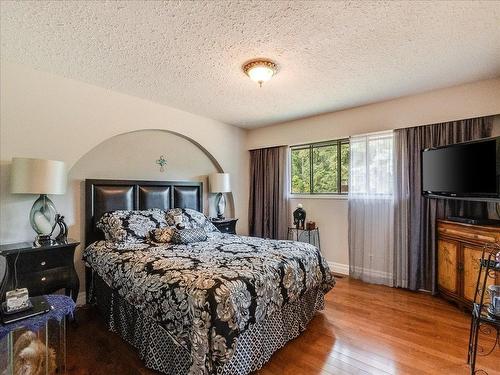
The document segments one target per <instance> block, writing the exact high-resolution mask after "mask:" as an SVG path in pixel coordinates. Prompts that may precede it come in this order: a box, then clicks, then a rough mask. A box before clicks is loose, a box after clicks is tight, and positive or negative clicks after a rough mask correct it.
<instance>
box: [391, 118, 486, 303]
mask: <svg viewBox="0 0 500 375" xmlns="http://www.w3.org/2000/svg"><path fill="white" fill-rule="evenodd" d="M491 130H492V117H481V118H474V119H467V120H460V121H453V122H446V123H441V124H434V125H427V126H418V127H414V128H406V129H397V130H396V134H395V136H396V138H397V139H398V142H396V144H398V143H399V144H404V145H405V149H403V150H397V149H396V150H395V151H396V155H397V157H400V158H402V163H401V164H402V165H404V166H405V167H404V168H405V170H404V171H403V173H405V174H407V176H405V177H406V178H407V179H408V186H409V194H408V202H407V206H408V207H407V210H408V212H407V214H408V215H407V217H408V232H407V235H408V237H407V241H408V258H407V259H408V260H407V262H408V269H407V271H408V275H407V276H408V288H409V289H411V290H419V289H423V290H428V291H431V292H433V293H436V292H437V275H436V273H437V251H436V219H443V218H446V217H448V216H451V215H457V216H476V217H487V215H488V212H487V206H486V203H482V202H469V201H459V200H449V199H429V198H424V197H423V196H422V186H421V151H422V150H423V149H425V148H429V147H437V146H445V145H448V144H453V143H458V142H465V141H470V140H474V139H479V138H485V137H489V136H491ZM396 250H397V249H396Z"/></svg>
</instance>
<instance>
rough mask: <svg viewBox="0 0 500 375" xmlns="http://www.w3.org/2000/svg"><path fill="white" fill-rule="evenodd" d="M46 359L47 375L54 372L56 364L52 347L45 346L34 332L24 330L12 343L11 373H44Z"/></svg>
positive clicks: (44, 374) (28, 374)
mask: <svg viewBox="0 0 500 375" xmlns="http://www.w3.org/2000/svg"><path fill="white" fill-rule="evenodd" d="M46 351H48V355H47V354H46ZM46 360H48V363H47V369H48V372H47V375H53V374H55V373H56V369H57V366H56V353H55V351H54V349H52V348H48V347H47V346H45V344H44V343H43V342H42V341H41V340H40V339H39V338H38V337H37V335H36V333H34V332H31V331H26V332H24V333H23V334H22V335H21V336H19V338H18V339H17V340H16V343H15V344H14V374H13V375H46V373H45V367H46Z"/></svg>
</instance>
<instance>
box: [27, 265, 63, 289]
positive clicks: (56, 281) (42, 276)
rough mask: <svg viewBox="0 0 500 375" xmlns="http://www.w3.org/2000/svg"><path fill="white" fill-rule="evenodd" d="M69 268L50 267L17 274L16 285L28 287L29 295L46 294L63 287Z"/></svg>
mask: <svg viewBox="0 0 500 375" xmlns="http://www.w3.org/2000/svg"><path fill="white" fill-rule="evenodd" d="M70 276H71V270H70V269H69V268H68V267H60V268H52V269H49V270H45V271H41V272H33V273H21V274H18V286H19V287H20V288H28V290H29V293H30V295H40V294H48V293H51V292H53V291H55V290H58V289H62V288H65V287H66V286H67V282H68V279H69V278H70Z"/></svg>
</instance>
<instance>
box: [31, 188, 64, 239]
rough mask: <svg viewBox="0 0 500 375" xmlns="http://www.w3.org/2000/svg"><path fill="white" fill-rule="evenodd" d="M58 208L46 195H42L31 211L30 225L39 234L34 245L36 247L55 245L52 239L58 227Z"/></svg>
mask: <svg viewBox="0 0 500 375" xmlns="http://www.w3.org/2000/svg"><path fill="white" fill-rule="evenodd" d="M56 215H57V211H56V207H55V206H54V203H52V201H51V200H50V199H49V197H47V195H45V194H40V196H39V197H38V199H37V200H36V201H35V203H33V207H31V211H30V224H31V227H32V228H33V230H34V231H35V232H36V233H37V236H36V238H35V241H34V242H33V245H34V246H36V247H40V246H49V245H53V244H54V241H53V240H52V239H51V238H50V237H51V236H52V232H53V231H54V228H55V226H56Z"/></svg>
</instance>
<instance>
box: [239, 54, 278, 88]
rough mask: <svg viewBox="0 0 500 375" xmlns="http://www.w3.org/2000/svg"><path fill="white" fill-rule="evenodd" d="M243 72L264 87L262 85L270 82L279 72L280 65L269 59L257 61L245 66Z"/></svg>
mask: <svg viewBox="0 0 500 375" xmlns="http://www.w3.org/2000/svg"><path fill="white" fill-rule="evenodd" d="M242 68H243V71H244V72H245V74H246V75H247V76H248V77H250V79H251V80H252V81H255V82H257V83H258V84H259V86H260V87H262V83H264V82H267V81H269V80H270V79H271V78H272V77H273V76H274V75H275V74H276V73H277V72H278V65H276V64H275V63H274V62H272V61H271V60H268V59H256V60H252V61H249V62H247V63H246V64H244V65H243V67H242Z"/></svg>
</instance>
